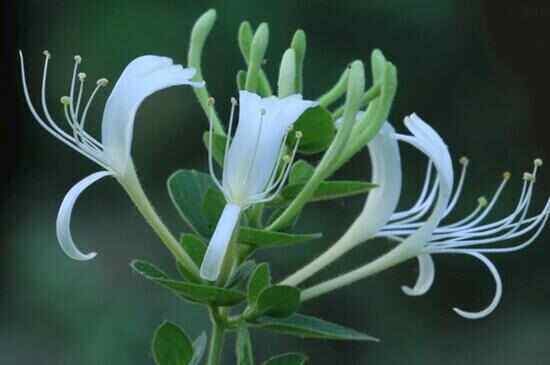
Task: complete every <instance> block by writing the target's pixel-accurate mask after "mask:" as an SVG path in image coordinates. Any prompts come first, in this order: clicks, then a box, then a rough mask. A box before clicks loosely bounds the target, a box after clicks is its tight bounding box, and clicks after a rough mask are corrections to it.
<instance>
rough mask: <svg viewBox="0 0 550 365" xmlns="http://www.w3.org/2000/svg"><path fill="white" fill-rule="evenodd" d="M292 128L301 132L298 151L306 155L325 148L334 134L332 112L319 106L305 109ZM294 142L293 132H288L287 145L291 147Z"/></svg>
mask: <svg viewBox="0 0 550 365" xmlns="http://www.w3.org/2000/svg"><path fill="white" fill-rule="evenodd" d="M293 130H294V131H300V132H302V139H301V140H300V145H299V146H298V151H299V152H300V153H303V154H308V155H310V154H315V153H319V152H322V151H324V150H326V149H327V148H328V147H329V146H330V144H331V143H332V140H333V139H334V136H335V134H336V129H335V128H334V121H333V119H332V114H331V113H330V112H329V111H327V110H326V109H325V108H323V107H321V106H317V107H315V108H310V109H308V110H306V111H305V112H304V113H303V114H302V115H301V116H300V118H298V120H297V121H296V122H295V123H294V128H293ZM295 144H296V136H295V133H292V132H290V133H289V134H288V138H287V145H288V146H289V148H292V147H293V146H294V145H295Z"/></svg>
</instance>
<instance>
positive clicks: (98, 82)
mask: <svg viewBox="0 0 550 365" xmlns="http://www.w3.org/2000/svg"><path fill="white" fill-rule="evenodd" d="M108 83H109V80H107V79H99V80H97V84H98V85H99V86H107V84H108Z"/></svg>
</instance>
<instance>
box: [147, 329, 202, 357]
mask: <svg viewBox="0 0 550 365" xmlns="http://www.w3.org/2000/svg"><path fill="white" fill-rule="evenodd" d="M152 347H153V358H154V359H155V364H156V365H188V364H189V362H190V361H191V358H192V357H193V346H192V345H191V341H190V340H189V337H187V335H186V334H185V332H183V331H182V330H181V329H180V328H179V327H178V326H176V325H175V324H173V323H170V322H164V323H162V324H161V325H160V326H159V327H158V328H157V330H156V331H155V334H154V336H153V345H152Z"/></svg>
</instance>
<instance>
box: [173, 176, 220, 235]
mask: <svg viewBox="0 0 550 365" xmlns="http://www.w3.org/2000/svg"><path fill="white" fill-rule="evenodd" d="M210 188H215V184H214V181H213V180H212V178H211V177H210V175H207V174H204V173H202V172H198V171H195V170H178V171H176V172H175V173H173V174H172V176H170V177H169V178H168V193H169V194H170V198H171V199H172V202H173V203H174V205H175V206H176V208H177V210H178V212H179V213H180V216H181V217H182V218H183V220H184V221H185V222H186V223H187V225H188V226H189V227H190V228H191V229H192V230H193V231H194V232H195V233H197V234H199V235H200V236H202V237H206V236H208V235H209V233H210V229H209V224H208V220H207V219H206V218H205V217H204V216H203V215H202V214H201V213H202V212H201V209H198V208H199V207H201V206H202V202H203V200H204V195H205V194H206V192H207V191H208V189H210Z"/></svg>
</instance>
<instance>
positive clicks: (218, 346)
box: [206, 307, 225, 365]
mask: <svg viewBox="0 0 550 365" xmlns="http://www.w3.org/2000/svg"><path fill="white" fill-rule="evenodd" d="M209 314H210V322H211V323H212V334H211V335H210V347H209V349H208V360H207V363H206V364H207V365H220V364H221V360H222V353H223V344H224V340H225V326H224V324H223V321H222V320H221V319H220V314H219V313H217V308H214V307H210V308H209Z"/></svg>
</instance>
